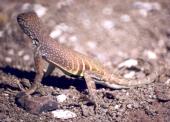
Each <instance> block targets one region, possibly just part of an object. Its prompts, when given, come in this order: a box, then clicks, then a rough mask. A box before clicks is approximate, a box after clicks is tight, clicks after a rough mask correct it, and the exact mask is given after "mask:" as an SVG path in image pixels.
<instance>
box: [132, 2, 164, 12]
mask: <svg viewBox="0 0 170 122" xmlns="http://www.w3.org/2000/svg"><path fill="white" fill-rule="evenodd" d="M133 6H134V7H135V8H137V9H144V10H146V11H151V10H160V9H161V6H160V4H159V3H157V2H140V1H136V2H134V3H133Z"/></svg>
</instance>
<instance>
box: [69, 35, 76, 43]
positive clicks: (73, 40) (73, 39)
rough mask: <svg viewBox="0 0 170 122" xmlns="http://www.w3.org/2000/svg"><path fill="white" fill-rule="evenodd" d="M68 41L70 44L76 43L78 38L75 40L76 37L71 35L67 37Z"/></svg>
mask: <svg viewBox="0 0 170 122" xmlns="http://www.w3.org/2000/svg"><path fill="white" fill-rule="evenodd" d="M69 41H71V42H77V41H78V38H77V36H75V35H72V36H70V37H69Z"/></svg>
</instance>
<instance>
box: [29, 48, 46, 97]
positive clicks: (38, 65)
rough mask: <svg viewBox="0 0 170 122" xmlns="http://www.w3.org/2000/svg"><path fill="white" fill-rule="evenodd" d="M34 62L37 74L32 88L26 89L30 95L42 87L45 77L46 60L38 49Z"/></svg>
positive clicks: (35, 52)
mask: <svg viewBox="0 0 170 122" xmlns="http://www.w3.org/2000/svg"><path fill="white" fill-rule="evenodd" d="M34 64H35V71H36V76H35V79H34V81H33V84H32V86H31V88H29V89H28V90H26V94H28V95H30V94H32V93H34V92H35V91H36V90H37V89H39V87H40V85H41V84H40V83H41V80H42V78H43V66H44V61H43V59H42V56H41V55H40V54H39V51H38V50H37V49H36V50H35V51H34Z"/></svg>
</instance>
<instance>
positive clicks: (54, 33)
mask: <svg viewBox="0 0 170 122" xmlns="http://www.w3.org/2000/svg"><path fill="white" fill-rule="evenodd" d="M61 34H62V31H61V30H60V29H58V28H55V29H54V30H53V31H52V32H51V33H50V37H52V38H58V37H59V36H60V35H61Z"/></svg>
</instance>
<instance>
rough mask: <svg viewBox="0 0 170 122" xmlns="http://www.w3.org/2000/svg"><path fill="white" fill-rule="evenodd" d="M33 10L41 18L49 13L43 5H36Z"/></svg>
mask: <svg viewBox="0 0 170 122" xmlns="http://www.w3.org/2000/svg"><path fill="white" fill-rule="evenodd" d="M33 9H34V11H35V12H36V13H37V15H38V16H39V17H42V16H43V15H44V14H45V13H46V12H47V8H46V7H44V6H43V5H41V4H34V5H33Z"/></svg>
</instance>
